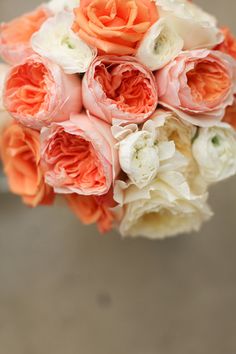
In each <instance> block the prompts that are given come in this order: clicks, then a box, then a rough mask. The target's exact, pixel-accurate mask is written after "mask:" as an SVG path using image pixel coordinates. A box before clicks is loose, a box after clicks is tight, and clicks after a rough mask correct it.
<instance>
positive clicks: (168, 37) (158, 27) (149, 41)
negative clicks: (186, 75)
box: [136, 18, 184, 71]
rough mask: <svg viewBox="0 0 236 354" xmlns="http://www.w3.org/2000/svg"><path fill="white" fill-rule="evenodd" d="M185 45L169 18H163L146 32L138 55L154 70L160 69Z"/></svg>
mask: <svg viewBox="0 0 236 354" xmlns="http://www.w3.org/2000/svg"><path fill="white" fill-rule="evenodd" d="M183 45H184V43H183V40H182V38H181V37H180V36H179V35H178V34H177V32H176V31H175V29H174V28H173V27H172V25H171V23H170V22H169V21H168V19H167V18H161V19H159V20H158V21H157V22H156V23H155V24H154V25H152V27H151V28H150V29H149V30H148V32H147V33H146V35H145V37H144V38H143V40H142V41H141V43H140V46H139V48H138V50H137V53H136V57H137V58H138V59H139V60H140V61H141V62H142V63H143V64H145V65H146V66H147V67H148V68H149V69H151V70H152V71H154V70H158V69H160V68H162V67H163V66H165V65H166V64H167V63H169V61H171V60H172V59H173V58H175V57H176V56H177V55H178V54H179V53H180V51H181V50H182V49H183Z"/></svg>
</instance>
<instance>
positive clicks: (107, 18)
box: [73, 0, 159, 55]
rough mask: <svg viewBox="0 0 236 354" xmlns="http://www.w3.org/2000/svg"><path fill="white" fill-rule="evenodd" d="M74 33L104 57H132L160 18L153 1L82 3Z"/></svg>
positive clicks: (76, 10) (115, 0)
mask: <svg viewBox="0 0 236 354" xmlns="http://www.w3.org/2000/svg"><path fill="white" fill-rule="evenodd" d="M74 13H75V22H74V25H73V30H74V32H75V33H77V34H78V35H79V36H80V37H81V38H82V39H83V40H84V41H85V42H87V43H88V44H89V45H91V46H93V47H96V48H98V49H99V50H100V52H102V53H108V54H116V55H132V54H134V53H135V51H136V48H137V45H138V43H139V42H140V41H141V39H142V38H143V36H144V34H145V33H146V32H147V30H148V29H149V27H151V25H152V24H153V23H155V22H156V21H157V20H158V18H159V15H158V11H157V7H156V5H155V3H154V1H153V0H129V1H127V0H109V1H107V0H81V1H80V6H79V7H77V8H76V9H75V10H74Z"/></svg>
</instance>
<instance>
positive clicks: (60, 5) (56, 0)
mask: <svg viewBox="0 0 236 354" xmlns="http://www.w3.org/2000/svg"><path fill="white" fill-rule="evenodd" d="M79 5H80V0H51V1H49V2H48V3H47V7H48V8H49V9H50V10H51V11H52V12H53V13H54V14H55V13H58V12H61V11H63V10H67V11H72V10H73V9H74V8H75V7H78V6H79Z"/></svg>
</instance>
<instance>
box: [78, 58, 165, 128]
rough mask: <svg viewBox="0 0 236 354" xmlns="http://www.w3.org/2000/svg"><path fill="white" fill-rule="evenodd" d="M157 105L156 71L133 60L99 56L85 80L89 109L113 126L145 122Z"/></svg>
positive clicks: (85, 99) (85, 93) (84, 85)
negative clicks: (154, 74) (120, 122)
mask: <svg viewBox="0 0 236 354" xmlns="http://www.w3.org/2000/svg"><path fill="white" fill-rule="evenodd" d="M157 102H158V96H157V89H156V85H155V79H154V77H153V74H152V72H151V71H149V70H148V69H147V68H146V67H145V66H144V65H143V64H141V63H139V62H138V61H137V60H136V59H134V58H131V57H113V56H102V57H98V58H96V59H95V60H94V61H93V63H92V64H91V66H90V68H89V70H88V71H87V73H86V74H85V76H84V78H83V103H84V106H85V108H87V109H88V110H89V111H90V112H91V113H92V114H94V115H95V116H97V117H99V118H101V119H103V120H105V121H106V122H108V123H109V124H112V123H114V121H115V120H119V121H122V122H125V123H127V122H129V123H142V122H144V121H145V120H147V119H148V118H149V117H150V115H151V114H152V113H153V112H154V111H155V109H156V106H157Z"/></svg>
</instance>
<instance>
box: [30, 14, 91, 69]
mask: <svg viewBox="0 0 236 354" xmlns="http://www.w3.org/2000/svg"><path fill="white" fill-rule="evenodd" d="M72 23H73V14H71V13H70V12H66V11H63V12H60V13H58V14H57V15H55V16H54V17H51V18H49V19H48V20H47V21H46V22H44V24H43V25H42V27H41V28H40V30H39V31H38V32H36V33H35V34H34V35H33V37H32V40H31V43H32V48H33V49H34V51H35V52H36V53H38V54H40V55H41V56H43V57H46V58H48V59H50V60H52V61H54V62H55V63H57V64H58V65H60V66H61V67H62V69H63V70H64V71H65V72H66V73H67V74H75V73H84V72H86V71H87V69H88V67H89V65H90V63H91V62H92V60H93V59H94V58H95V56H96V55H97V50H96V49H94V48H91V47H89V46H88V45H87V44H86V43H85V42H84V41H83V40H82V39H80V38H79V37H78V36H77V35H76V34H75V33H74V32H73V31H72V30H71V26H72Z"/></svg>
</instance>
